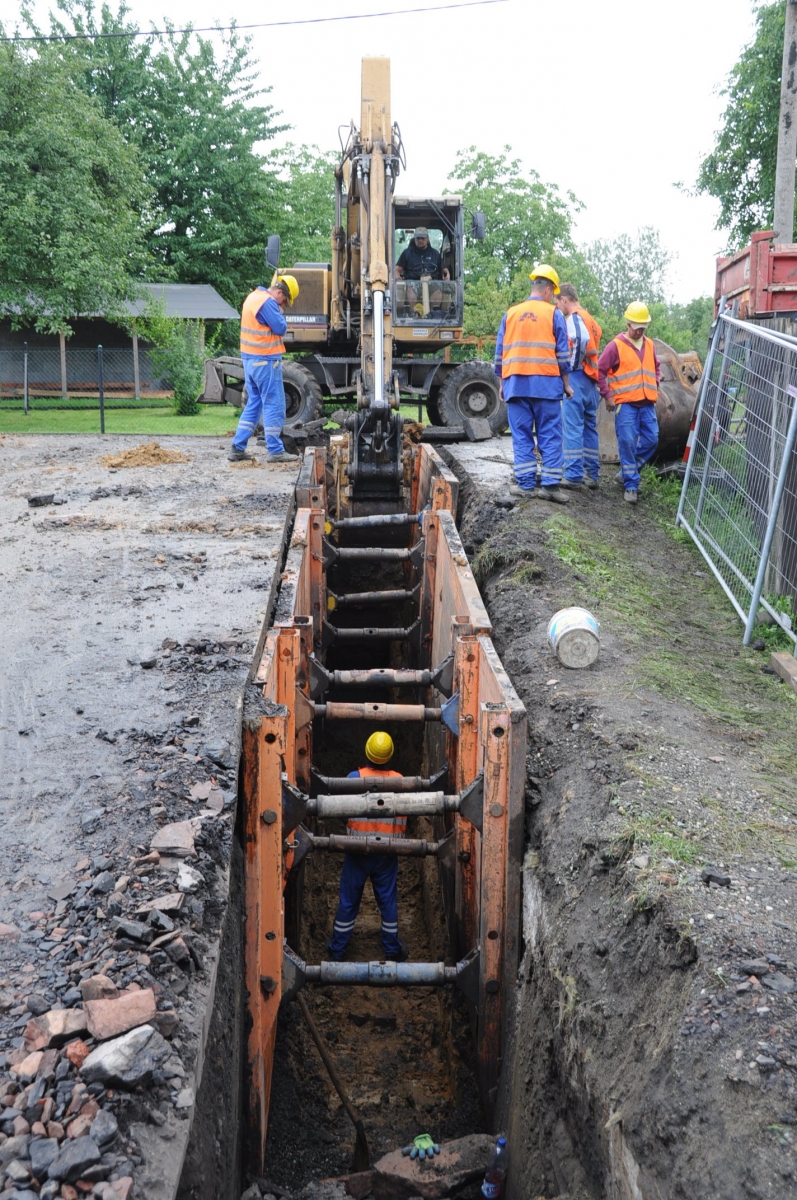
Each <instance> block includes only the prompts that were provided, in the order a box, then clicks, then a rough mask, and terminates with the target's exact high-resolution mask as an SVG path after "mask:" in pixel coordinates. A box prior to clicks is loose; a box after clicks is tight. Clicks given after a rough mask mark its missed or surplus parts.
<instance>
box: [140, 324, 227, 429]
mask: <svg viewBox="0 0 797 1200" xmlns="http://www.w3.org/2000/svg"><path fill="white" fill-rule="evenodd" d="M129 324H130V326H131V328H134V329H135V332H136V333H137V334H138V335H139V337H140V338H142V339H143V340H144V341H146V342H149V343H150V345H151V346H152V349H151V350H150V351H149V355H150V360H151V362H152V365H153V367H154V368H155V371H156V372H157V374H158V375H159V376H160V377H161V379H162V380H163V382H164V383H165V384H166V386H167V388H170V389H171V391H172V392H174V411H175V412H176V413H177V414H178V416H181V417H191V416H195V415H196V413H198V412H199V405H198V403H197V396H198V395H199V394H200V393H201V391H202V383H203V374H204V365H205V357H206V355H207V356H211V357H212V355H213V354H215V353H216V346H215V342H214V343H212V344H211V345H209V346H208V347H206V348H205V349H203V347H202V339H201V336H200V322H199V321H190V320H184V319H183V318H181V317H167V316H166V313H165V311H164V308H163V305H162V304H158V303H151V304H150V305H149V307H148V308H147V310H146V312H145V313H144V315H143V316H141V317H137V318H136V319H135V320H134V321H132V322H129Z"/></svg>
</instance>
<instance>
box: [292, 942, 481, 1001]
mask: <svg viewBox="0 0 797 1200" xmlns="http://www.w3.org/2000/svg"><path fill="white" fill-rule="evenodd" d="M308 983H320V984H331V985H339V986H348V987H352V986H361V987H443V986H444V985H445V984H447V983H455V984H456V985H457V986H458V987H459V989H460V991H461V992H463V994H464V995H465V996H466V997H467V998H468V999H469V1000H470V1001H471V1003H472V1004H474V1005H475V1004H477V1003H478V998H479V997H478V991H479V951H478V949H475V950H471V952H470V953H469V954H468V955H467V957H466V958H463V959H462V960H461V961H460V962H458V963H457V965H456V966H455V967H447V966H446V965H445V963H441V962H437V963H423V962H404V963H397V962H322V963H318V964H317V965H312V966H311V965H310V964H309V963H306V962H304V961H303V960H302V959H301V958H299V956H298V954H295V953H294V952H293V950H291V948H290V946H288V945H287V944H286V945H284V946H283V956H282V997H281V1003H283V1004H284V1003H286V1002H287V1001H289V1000H292V999H293V998H294V996H296V995H297V993H298V992H300V991H301V990H302V988H303V987H305V986H306V985H307V984H308Z"/></svg>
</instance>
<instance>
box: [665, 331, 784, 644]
mask: <svg viewBox="0 0 797 1200" xmlns="http://www.w3.org/2000/svg"><path fill="white" fill-rule="evenodd" d="M796 437H797V338H795V337H791V336H790V335H789V334H786V333H780V332H775V331H773V330H770V329H765V328H762V327H761V326H759V325H754V324H751V323H750V322H747V321H739V320H737V319H736V318H734V317H730V316H724V315H723V316H720V318H719V319H718V321H717V324H716V327H715V330H714V336H713V338H712V342H711V348H710V351H709V356H708V361H707V363H706V370H705V372H704V374H703V378H702V381H701V388H700V394H699V397H698V407H697V414H696V425H695V434H694V443H693V445H692V450H691V454H690V456H689V461H688V463H687V467H686V476H685V478H684V484H683V490H682V492H681V500H680V504H679V506H678V516H677V518H676V523H677V524H678V525H681V526H683V528H684V529H686V530H688V532H689V533H690V534H691V536H692V538H694V541H695V543H696V544H697V546H698V548H699V550H700V551H701V553H702V554H703V556H704V558H705V559H706V561H707V562H708V564H709V566H710V567H711V570H712V571H713V572H714V574H715V575H716V577H717V579H718V580H719V582H720V584H721V586H722V588H723V590H724V591H725V593H726V595H727V596H728V598H729V600H730V601H731V603H732V604H733V607H734V608H735V609H736V611H737V613H738V614H739V616H740V617H741V619H742V621H743V622H744V624H745V631H744V644H745V645H748V644H749V642H750V638H751V635H752V632H753V628H754V625H755V620H756V615H757V613H758V612H759V610H760V609H761V608H763V609H765V610H766V611H767V612H768V613H769V614H770V616H771V617H772V618H773V619H774V620H775V621H776V622H777V623H778V624H779V625H780V626H781V627H782V628H783V629H784V630H785V631H786V632H787V633H788V634H789V636H790V637H791V638H792V639H793V640H794V641H796V642H797V633H795V628H794V627H795V626H796V625H797V620H795V614H797V451H795V438H796Z"/></svg>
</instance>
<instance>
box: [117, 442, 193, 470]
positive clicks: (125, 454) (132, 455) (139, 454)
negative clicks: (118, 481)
mask: <svg viewBox="0 0 797 1200" xmlns="http://www.w3.org/2000/svg"><path fill="white" fill-rule="evenodd" d="M190 461H191V460H190V458H188V456H187V455H186V454H181V453H180V451H179V450H164V449H163V447H162V446H159V445H158V443H157V442H147V443H146V444H145V445H143V446H133V447H132V449H130V450H123V451H122V453H121V454H106V455H105V457H104V458H103V460H102V465H103V466H104V467H114V468H115V469H116V470H117V471H118V470H120V469H121V468H122V467H162V466H165V464H166V463H182V462H190Z"/></svg>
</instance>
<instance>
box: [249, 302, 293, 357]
mask: <svg viewBox="0 0 797 1200" xmlns="http://www.w3.org/2000/svg"><path fill="white" fill-rule="evenodd" d="M266 300H268V292H261V291H260V290H258V291H256V292H250V293H249V295H248V296H247V297H246V299H245V300H244V306H243V308H242V309H241V354H262V355H263V356H264V357H265V356H266V355H270V354H284V353H285V343H284V342H283V340H282V338H281V337H280V336H279V334H278V333H273V332H272V330H271V329H270V328H269V327H268V325H261V324H260V322H259V321H258V320H257V313H258V312H259V311H260V309H261V308H262V307H263V305H264V304H265V302H266Z"/></svg>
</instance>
